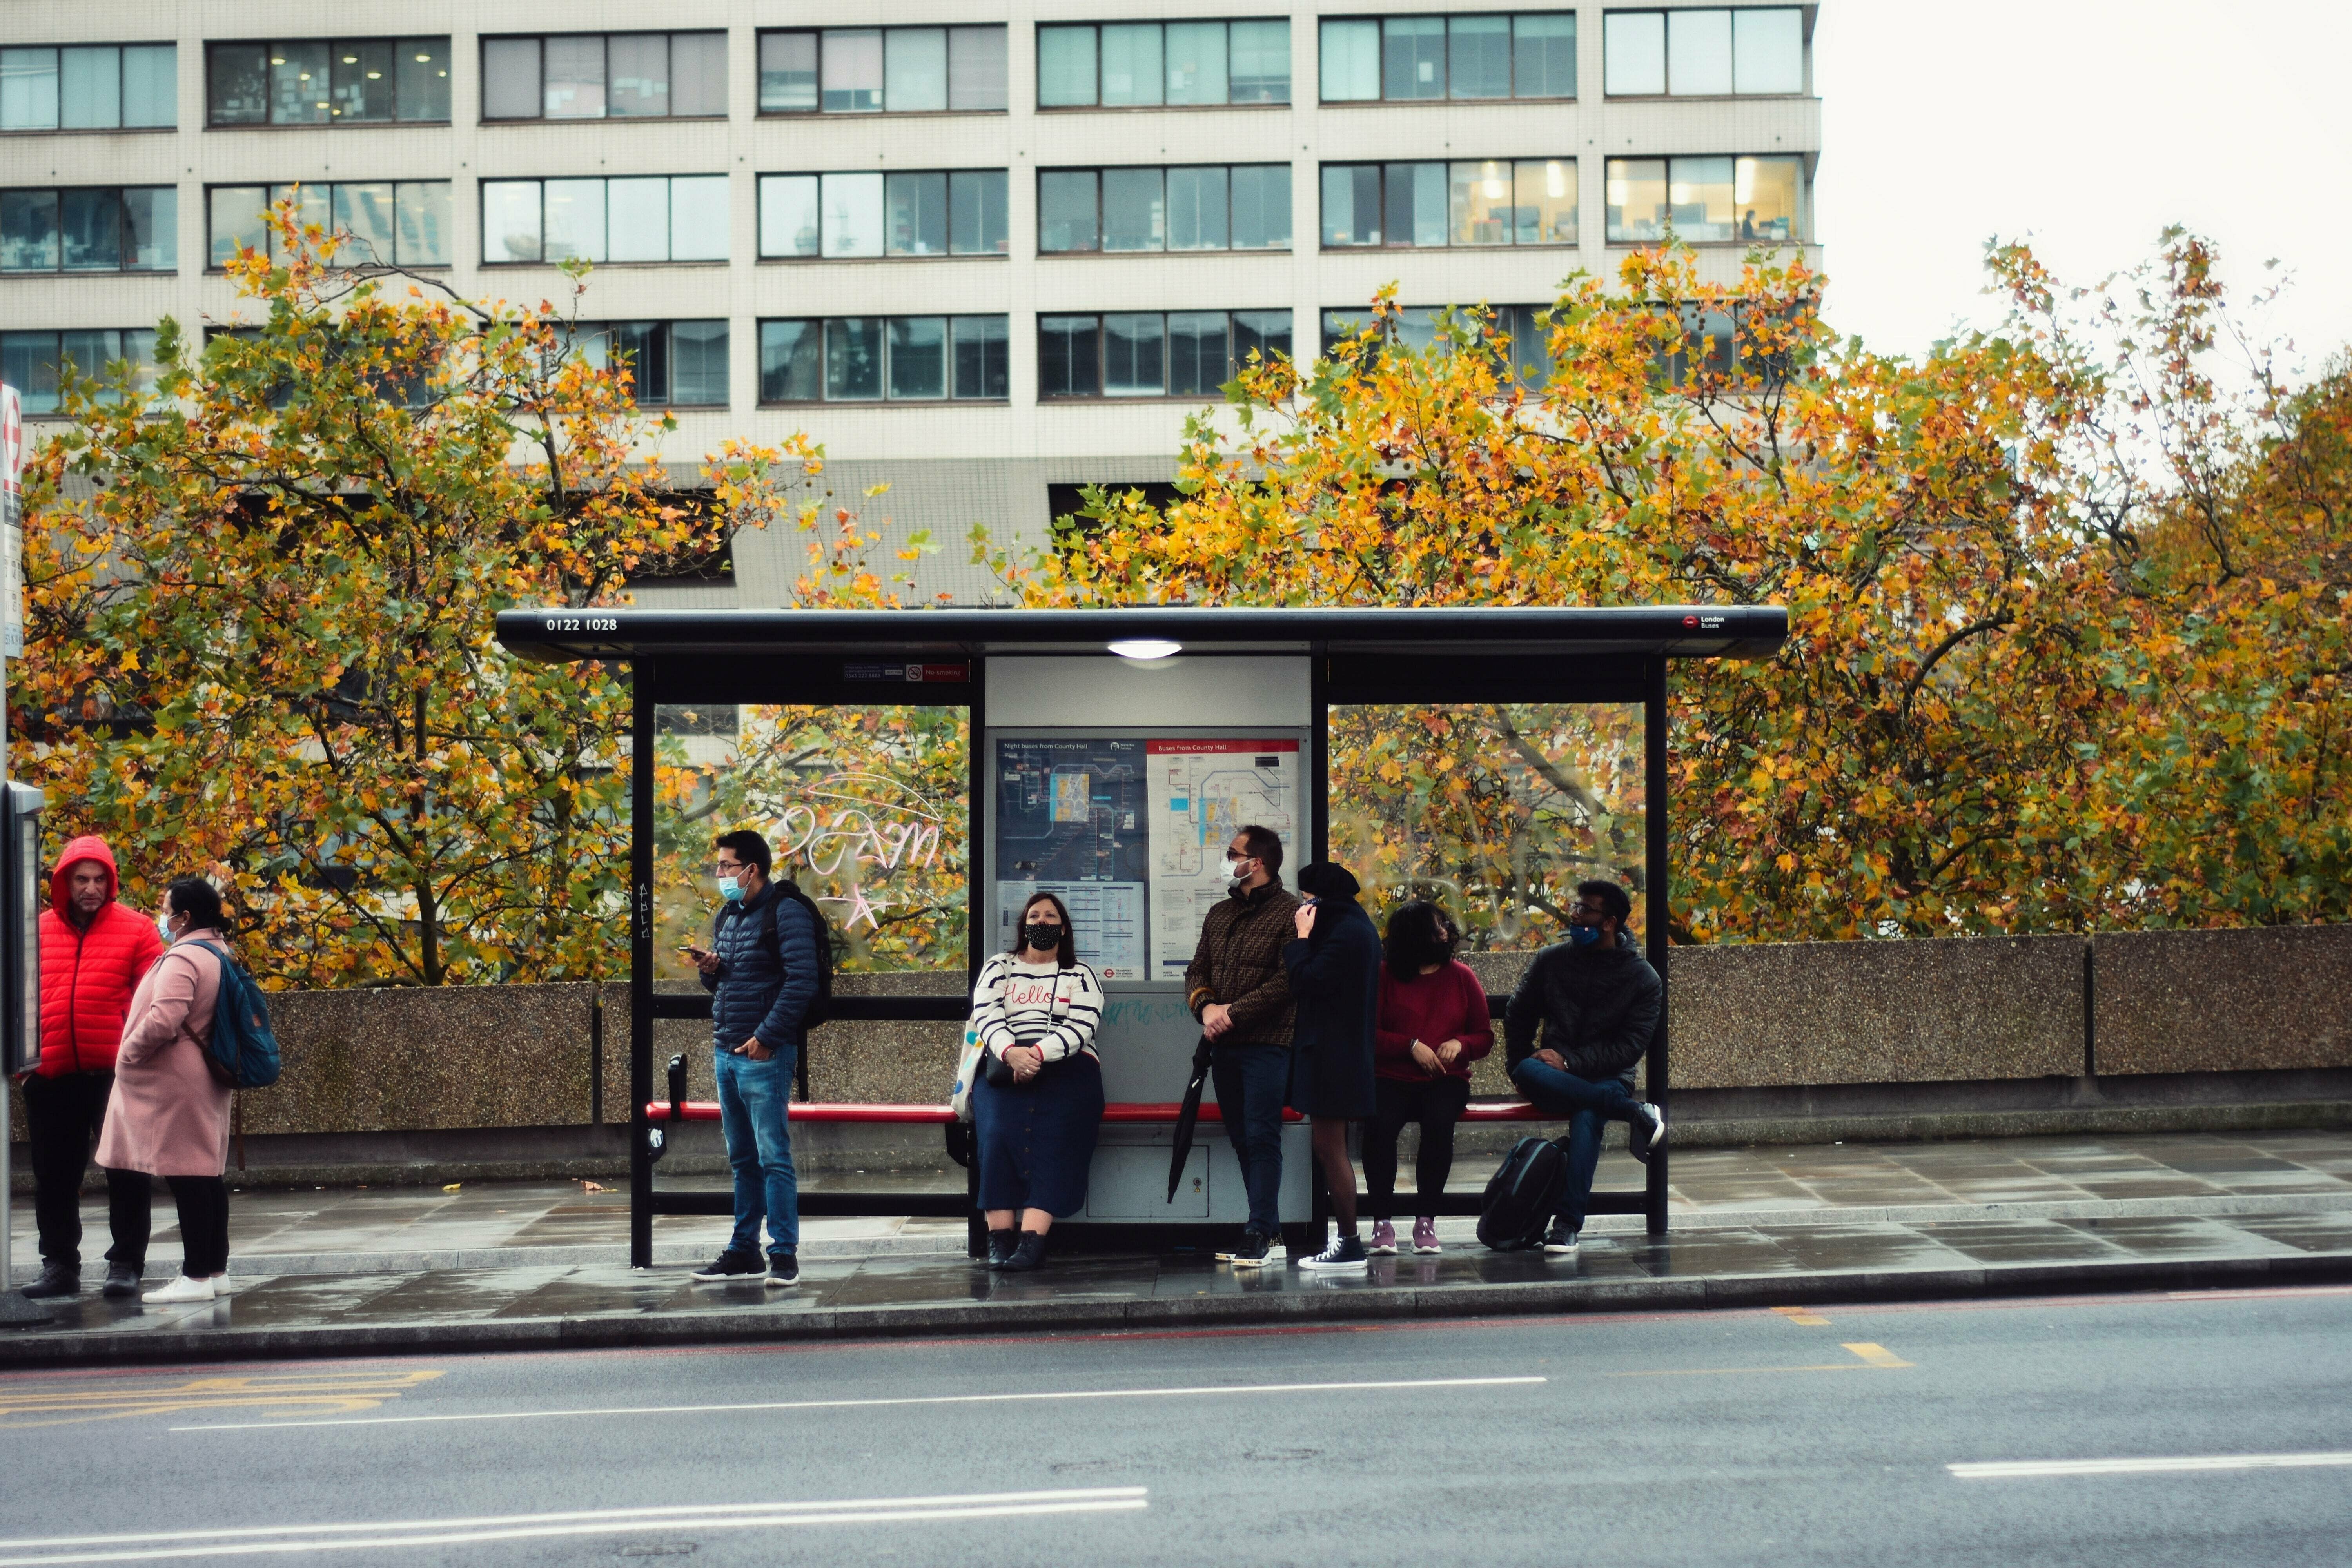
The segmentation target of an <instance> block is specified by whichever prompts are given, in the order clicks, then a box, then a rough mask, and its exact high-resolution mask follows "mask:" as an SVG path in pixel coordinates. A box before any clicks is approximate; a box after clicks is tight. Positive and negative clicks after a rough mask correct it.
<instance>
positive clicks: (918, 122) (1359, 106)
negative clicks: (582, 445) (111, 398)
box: [0, 0, 1821, 604]
mask: <svg viewBox="0 0 2352 1568" xmlns="http://www.w3.org/2000/svg"><path fill="white" fill-rule="evenodd" d="M1816 10H1817V8H1816V7H1815V6H1812V5H1804V6H1775V5H1748V6H1724V5H1675V4H1653V5H1623V6H1620V5H1604V4H1600V3H1598V0H1591V3H1587V4H1582V5H1576V4H1567V3H1559V4H1540V3H1538V0H1527V4H1525V5H1520V6H1514V7H1507V8H1504V7H1496V6H1494V5H1486V6H1476V5H1450V6H1449V5H1437V4H1413V5H1407V4H1394V5H1384V6H1383V5H1368V4H1349V3H1348V0H1325V3H1324V4H1321V5H1315V4H1308V3H1304V0H1301V3H1297V4H1293V5H1287V6H1282V5H1265V4H1264V3H1263V0H1259V3H1258V4H1255V5H1253V4H1250V3H1249V0H1227V3H1224V4H1215V3H1208V0H1153V3H1151V4H1148V5H1136V4H1129V5H1125V6H1119V7H1113V6H1109V5H1094V4H1089V3H1087V0H867V3H866V4H864V5H858V6H855V7H846V8H844V7H840V6H836V5H824V4H819V3H815V0H761V3H758V4H744V3H735V4H730V3H727V0H674V3H673V4H671V5H667V6H665V7H663V8H661V10H660V12H659V14H658V20H659V22H660V23H661V26H660V28H659V29H656V28H653V27H650V26H648V25H647V24H648V22H649V20H652V19H654V18H653V17H652V16H649V14H648V13H647V12H646V11H645V9H644V8H643V7H642V6H634V5H619V4H614V3H612V0H575V3H574V4H572V5H565V6H561V7H557V6H550V5H543V4H533V3H530V0H478V3H476V4H470V5H457V4H453V3H450V0H417V3H413V4H409V5H401V6H397V7H377V6H368V5H360V6H353V7H348V8H330V7H322V6H318V5H301V4H295V3H293V0H239V3H238V4H235V5H229V4H223V3H219V0H143V3H142V0H82V3H80V4H77V5H69V6H68V5H40V6H34V5H10V6H8V7H7V8H6V10H5V35H4V36H0V360H4V361H5V375H6V378H7V379H8V380H10V381H11V382H13V383H16V384H19V385H20V386H22V387H23V388H24V389H25V391H26V394H27V399H28V402H27V406H28V411H29V412H30V413H31V414H33V415H34V416H36V417H37V416H39V415H40V414H42V413H43V412H44V411H45V408H46V407H47V406H50V405H53V399H54V392H53V388H54V381H55V366H56V364H57V363H58V360H59V359H60V358H61V357H63V358H71V359H73V360H74V361H75V362H76V363H84V364H87V363H91V362H92V361H94V360H97V359H101V358H112V357H116V356H121V355H126V354H127V355H130V356H131V357H134V358H135V357H137V356H138V355H139V354H140V353H142V352H152V350H151V344H152V338H151V337H150V336H149V335H148V334H150V333H152V327H153V324H154V322H155V321H157V320H158V319H159V318H161V317H163V316H164V315H166V314H170V315H173V316H174V317H176V318H177V319H178V320H179V321H181V322H182V323H183V325H184V326H194V325H198V324H204V325H211V326H220V325H228V324H233V323H235V322H236V321H239V320H241V319H245V318H248V317H250V316H251V315H252V313H253V310H252V306H251V305H250V303H249V302H242V301H239V300H237V299H236V297H235V291H234V289H233V288H232V286H231V285H230V283H229V282H228V280H227V279H226V278H225V277H224V276H223V275H222V273H221V271H220V263H221V262H222V261H223V260H224V259H226V258H228V257H230V256H232V255H234V254H235V252H236V247H238V246H240V245H245V244H254V243H264V244H266V243H267V238H266V233H265V231H264V229H263V226H262V223H261V215H262V213H263V212H264V210H265V209H266V208H267V206H268V204H269V203H270V202H271V201H272V200H273V199H275V198H276V197H278V196H279V195H283V194H284V193H285V191H286V190H287V189H288V188H289V187H290V186H293V185H295V184H299V186H300V190H301V200H302V202H303V203H304V206H305V210H306V212H307V213H309V214H311V215H313V216H316V217H317V218H318V220H319V221H320V222H322V223H331V224H333V225H335V226H339V227H342V228H345V229H348V230H349V231H351V232H352V234H353V235H355V236H357V237H360V238H361V239H362V241H363V242H364V244H365V245H366V246H367V247H369V248H370V249H372V250H373V253H374V254H376V255H378V256H381V257H382V258H384V259H385V260H388V261H394V262H397V263H399V264H401V265H404V266H409V267H415V268H429V269H432V270H433V271H434V272H435V274H436V276H439V277H442V278H445V279H446V280H447V282H448V285H449V287H451V288H452V289H456V290H457V291H458V292H459V293H461V294H465V295H467V296H469V297H476V298H485V299H506V300H516V301H529V302H534V303H535V302H537V301H539V300H562V299H563V298H564V297H565V295H566V291H567V289H568V285H567V283H566V280H565V279H564V278H563V277H562V274H560V273H559V272H557V271H556V270H555V268H556V267H557V265H558V264H560V263H561V262H562V260H564V259H565V258H574V257H576V258H585V259H587V260H589V261H591V262H593V265H594V271H593V278H592V282H591V285H590V287H589V289H588V292H587V295H586V298H585V299H584V300H583V301H582V303H581V305H580V307H579V313H580V315H581V317H582V318H583V320H584V321H588V322H591V323H593V326H592V328H591V331H589V333H588V334H587V339H588V341H589V342H592V343H593V344H598V345H602V346H601V348H600V349H599V351H598V352H611V351H612V350H614V349H620V350H625V351H627V352H628V353H631V354H633V355H634V356H635V366H636V373H637V378H638V384H639V394H640V401H641V402H645V403H647V404H658V405H662V406H664V407H666V408H667V409H668V410H669V411H670V412H672V413H673V414H674V415H675V416H676V417H677V425H678V428H677V431H676V432H675V433H674V434H672V435H671V436H669V437H667V439H666V440H665V442H664V444H663V447H662V456H663V458H665V460H667V461H668V462H670V463H672V464H673V465H676V466H678V467H679V468H683V469H685V470H688V471H690V470H691V469H692V468H693V466H694V464H695V463H696V461H697V460H698V458H700V456H701V455H702V454H703V453H704V452H705V451H707V450H709V449H712V448H714V447H717V446H718V444H719V442H720V441H721V440H722V439H724V438H725V437H730V436H740V437H748V438H752V439H759V440H770V441H772V440H775V439H778V438H780V437H782V436H783V435H785V434H787V433H789V432H791V431H793V430H804V431H806V432H807V433H808V434H809V435H810V436H811V437H814V439H816V440H818V441H820V442H822V443H824V446H825V447H826V448H827V451H828V453H829V456H830V459H831V466H830V469H829V475H828V483H829V484H830V485H831V486H832V488H833V489H835V490H836V491H837V492H838V493H839V494H840V495H842V496H843V497H845V498H855V497H856V496H857V495H858V494H859V493H860V492H862V491H863V490H865V489H866V488H867V487H869V486H871V485H874V484H877V483H887V484H888V485H889V486H890V489H889V490H888V492H887V494H886V495H884V496H883V497H881V498H879V499H878V500H873V501H870V502H866V503H863V504H864V505H865V506H866V511H867V514H868V515H869V517H873V518H876V519H877V520H880V519H887V522H888V531H889V534H890V535H891V536H892V537H893V538H896V537H898V536H902V535H904V534H905V533H908V532H909V531H914V530H918V529H920V530H928V531H929V532H930V534H931V535H932V537H933V538H934V540H935V541H938V542H940V545H941V549H940V552H938V553H937V554H934V555H932V556H929V557H928V558H927V559H926V561H925V563H923V565H922V567H921V574H922V577H923V579H924V586H925V588H926V589H927V590H929V591H945V592H948V593H950V594H952V595H955V596H957V597H959V598H967V599H969V598H977V597H981V596H984V595H986V594H987V592H988V590H989V587H990V584H989V583H988V581H987V579H986V578H985V576H984V575H983V574H981V573H980V572H978V570H977V569H975V568H973V567H971V565H969V564H968V563H967V559H966V558H967V556H968V554H969V552H968V550H967V549H966V547H965V546H964V544H963V538H964V535H965V534H966V532H967V531H969V529H970V528H971V525H972V524H973V523H976V522H977V523H983V524H986V525H987V526H988V527H989V528H990V529H991V531H992V532H993V533H995V534H996V535H997V536H998V537H1000V538H1022V539H1027V540H1031V541H1034V540H1036V539H1038V538H1039V537H1041V536H1042V534H1043V532H1044V530H1045V524H1046V521H1047V519H1048V517H1049V516H1051V515H1052V514H1053V512H1054V510H1055V509H1056V507H1066V505H1067V504H1068V500H1069V496H1070V493H1071V488H1072V487H1076V486H1077V485H1080V484H1084V483H1087V482H1112V483H1144V482H1152V481H1164V480H1166V479H1169V478H1170V477H1171V475H1172V473H1173V471H1174V454H1175V452H1176V449H1177V446H1178V442H1179V438H1180V435H1181V429H1182V426H1183V422H1184V419H1185V417H1186V416H1187V415H1189V414H1192V413H1195V412H1197V411H1199V410H1200V409H1201V408H1202V407H1203V406H1204V405H1207V404H1209V403H1211V402H1213V400H1215V398H1216V396H1217V392H1216V389H1217V387H1218V386H1219V385H1220V384H1222V383H1223V381H1225V380H1226V379H1227V377H1228V376H1229V375H1230V374H1231V371H1232V367H1233V365H1234V363H1237V361H1238V360H1240V359H1242V358H1244V357H1245V356H1246V355H1247V354H1248V353H1251V352H1253V351H1256V352H1260V353H1272V352H1285V353H1293V354H1295V355H1298V356H1301V357H1304V356H1306V355H1309V354H1312V353H1316V352H1318V349H1319V345H1320V343H1321V342H1322V341H1323V338H1324V335H1325V334H1326V333H1327V331H1339V330H1344V326H1345V324H1346V323H1347V322H1349V321H1352V320H1360V318H1361V317H1362V316H1363V315H1364V314H1365V313H1366V310H1367V304H1368V301H1369V300H1370V299H1371V297H1372V295H1373V293H1374V291H1375V290H1376V289H1379V288H1381V286H1382V285H1384V284H1387V283H1389V282H1391V281H1393V282H1395V283H1396V284H1397V285H1398V286H1399V289H1400V298H1401V299H1402V300H1403V301H1404V302H1405V303H1407V304H1408V305H1413V306H1423V305H1427V306H1437V305H1443V304H1446V303H1472V302H1478V301H1485V302H1487V303H1490V304H1493V305H1495V306H1497V307H1524V308H1530V309H1531V308H1534V307H1539V306H1540V305H1542V304H1544V303H1546V302H1549V300H1551V299H1552V298H1553V297H1554V296H1555V294H1556V292H1557V289H1558V285H1559V281H1560V279H1562V278H1564V277H1565V276H1567V275H1568V274H1570V273H1571V272H1573V271H1576V270H1578V269H1580V268H1581V269H1584V270H1587V271H1591V272H1597V273H1608V272H1612V271H1613V269H1614V268H1615V266H1616V263H1617V261H1618V260H1619V259H1620V258H1622V255H1623V254H1624V253H1625V252H1626V251H1627V250H1628V249H1629V248H1631V247H1635V246H1638V245H1640V244H1643V243H1645V242H1650V241H1654V240H1655V239H1657V238H1658V237H1661V236H1662V235H1664V233H1665V232H1666V231H1667V229H1668V228H1669V227H1670V226H1671V228H1672V229H1673V231H1674V232H1675V233H1676V234H1677V235H1678V236H1679V237H1681V238H1682V239H1684V240H1685V241H1686V242H1689V243H1691V244H1692V245H1693V246H1694V247H1695V248H1696V250H1697V251H1698V253H1699V255H1700V258H1701V265H1702V267H1703V268H1705V269H1706V271H1707V273H1708V274H1709V275H1710V276H1713V277H1717V278H1722V279H1732V278H1736V277H1737V275H1738V267H1739V264H1740V259H1741V257H1742V255H1743V253H1744V252H1745V251H1746V250H1747V249H1748V247H1750V246H1752V245H1756V244H1770V245H1789V246H1792V247H1802V248H1803V249H1804V250H1805V252H1806V253H1807V255H1808V257H1809V258H1810V259H1813V260H1815V261H1818V259H1819V256H1818V251H1817V249H1816V248H1815V247H1813V244H1812V240H1813V233H1812V226H1811V212H1812V189H1813V182H1814V178H1815V174H1816V172H1817V164H1818V161H1819V154H1820V148H1821V141H1820V113H1819V103H1818V100H1817V99H1816V98H1815V97H1814V94H1813V91H1812V71H1811V35H1812V29H1813V25H1814V20H1815V15H1816ZM45 387H46V388H49V389H52V390H49V391H47V392H45ZM853 504H855V502H854V499H853ZM799 560H800V551H799V547H798V545H797V543H796V542H793V541H791V540H787V539H782V538H753V539H748V540H746V541H745V542H743V543H742V545H741V546H740V548H739V550H738V552H737V561H736V580H735V583H734V585H733V586H732V587H728V586H709V587H704V588H698V589H693V590H677V589H671V590H667V591H668V592H680V591H686V592H692V593H694V594H695V595H698V596H703V595H720V596H723V597H726V598H730V599H739V600H740V602H742V603H745V604H764V603H774V602H777V601H778V600H779V599H780V598H781V597H782V595H783V594H784V593H785V591H786V589H787V586H788V584H789V581H790V578H791V575H792V574H793V571H794V570H795V569H796V566H797V563H798V562H799Z"/></svg>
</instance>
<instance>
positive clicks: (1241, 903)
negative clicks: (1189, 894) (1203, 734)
mask: <svg viewBox="0 0 2352 1568" xmlns="http://www.w3.org/2000/svg"><path fill="white" fill-rule="evenodd" d="M1225 861H1226V864H1227V865H1229V866H1230V867H1231V868H1233V873H1234V885H1233V895H1232V897H1230V898H1228V899H1227V900H1225V901H1224V902H1223V903H1221V904H1219V905H1217V906H1216V907H1215V908H1214V909H1213V910H1210V911H1209V914H1208V918H1207V919H1205V920H1203V921H1202V922H1201V944H1200V946H1199V947H1197V948H1195V949H1194V950H1193V952H1192V963H1190V964H1189V965H1187V966H1186V968H1185V970H1184V999H1185V1005H1187V1006H1189V1007H1190V1008H1192V1016H1194V1017H1196V1018H1198V1019H1200V1020H1201V1033H1202V1035H1204V1036H1206V1037H1208V1040H1209V1045H1210V1057H1209V1069H1210V1072H1211V1074H1212V1080H1213V1082H1214V1083H1215V1085H1216V1089H1217V1107H1218V1110H1219V1112H1220V1114H1221V1115H1222V1116H1223V1120H1224V1123H1225V1136H1226V1137H1228V1138H1230V1139H1232V1140H1233V1144H1234V1158H1235V1159H1237V1160H1239V1161H1240V1162H1241V1167H1242V1185H1243V1187H1244V1189H1245V1190H1246V1191H1247V1192H1248V1194H1249V1223H1248V1225H1247V1226H1245V1227H1244V1229H1243V1231H1242V1240H1241V1246H1240V1247H1239V1248H1237V1249H1236V1250H1234V1251H1233V1252H1221V1253H1219V1254H1218V1255H1217V1256H1218V1258H1219V1259H1220V1260H1222V1261H1225V1262H1230V1263H1232V1264H1233V1265H1234V1267H1235V1268H1264V1267H1265V1265H1267V1264H1268V1263H1276V1264H1278V1263H1280V1262H1281V1261H1282V1260H1283V1253H1282V1220H1281V1215H1280V1213H1279V1211H1278V1209H1277V1207H1276V1200H1277V1199H1278V1198H1279V1196H1280V1195H1281V1193H1282V1102H1283V1099H1284V1097H1285V1096H1286V1094H1288V1093H1289V1090H1290V1019H1291V1006H1290V977H1289V975H1288V974H1287V973H1285V972H1284V970H1283V967H1282V947H1283V944H1284V943H1285V942H1288V941H1290V940H1291V938H1292V937H1294V936H1296V935H1297V931H1295V930H1293V929H1292V928H1293V924H1294V922H1293V920H1292V916H1293V915H1294V913H1295V912H1296V911H1297V909H1298V900H1297V898H1295V897H1293V896H1292V895H1291V894H1290V893H1289V892H1288V891H1287V890H1286V889H1284V887H1283V885H1282V840H1281V838H1280V837H1277V836H1276V833H1275V831H1274V830H1273V829H1272V828H1270V827H1259V826H1248V827H1244V828H1243V829H1242V830H1241V831H1240V832H1239V833H1236V834H1234V841H1233V844H1232V846H1231V847H1228V848H1227V849H1226V850H1225Z"/></svg>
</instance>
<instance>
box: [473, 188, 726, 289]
mask: <svg viewBox="0 0 2352 1568" xmlns="http://www.w3.org/2000/svg"><path fill="white" fill-rule="evenodd" d="M727 234H728V211H727V176H726V175H724V174H677V175H667V174H651V175H635V176H625V177H616V178H613V179H603V178H589V179H579V180H484V181H483V182H482V263H483V265H484V266H486V267H496V266H501V265H507V264H511V263H516V262H534V261H546V262H553V261H570V260H574V259H577V260H581V261H724V260H726V259H727Z"/></svg>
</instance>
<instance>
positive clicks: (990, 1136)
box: [971, 1053, 1103, 1219]
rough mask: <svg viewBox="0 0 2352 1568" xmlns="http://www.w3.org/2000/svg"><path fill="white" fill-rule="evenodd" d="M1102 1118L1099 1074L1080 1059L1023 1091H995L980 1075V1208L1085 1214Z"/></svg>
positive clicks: (976, 1106)
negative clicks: (1079, 1212)
mask: <svg viewBox="0 0 2352 1568" xmlns="http://www.w3.org/2000/svg"><path fill="white" fill-rule="evenodd" d="M1102 1115H1103V1087H1102V1068H1100V1067H1099V1066H1097V1064H1096V1062H1095V1059H1094V1058H1092V1057H1090V1056H1087V1055H1085V1054H1084V1053H1081V1054H1079V1055H1077V1056H1075V1057H1070V1058H1066V1059H1065V1060H1062V1061H1058V1062H1054V1063H1051V1064H1049V1065H1048V1066H1047V1067H1046V1068H1045V1071H1044V1072H1042V1073H1040V1074H1038V1075H1037V1077H1036V1078H1034V1079H1032V1080H1031V1081H1030V1082H1029V1084H1028V1085H1027V1087H1025V1088H1020V1089H999V1088H997V1087H996V1086H995V1085H994V1084H992V1083H991V1082H989V1081H988V1079H987V1076H986V1075H985V1074H982V1077H981V1079H980V1081H979V1082H978V1083H976V1084H974V1085H973V1086H972V1089H971V1121H972V1131H973V1134H974V1136H975V1137H976V1138H977V1139H978V1140H979V1142H980V1206H981V1207H982V1208H983V1209H1044V1210H1045V1212H1046V1213H1047V1214H1049V1215H1053V1216H1054V1217H1055V1219H1067V1218H1069V1217H1070V1215H1074V1214H1076V1213H1077V1212H1078V1211H1079V1210H1080V1209H1082V1208H1084V1207H1086V1206H1087V1173H1088V1172H1089V1171H1090V1170H1091V1169H1092V1168H1093V1165H1094V1160H1095V1139H1096V1137H1097V1134H1099V1133H1100V1132H1101V1131H1102Z"/></svg>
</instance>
